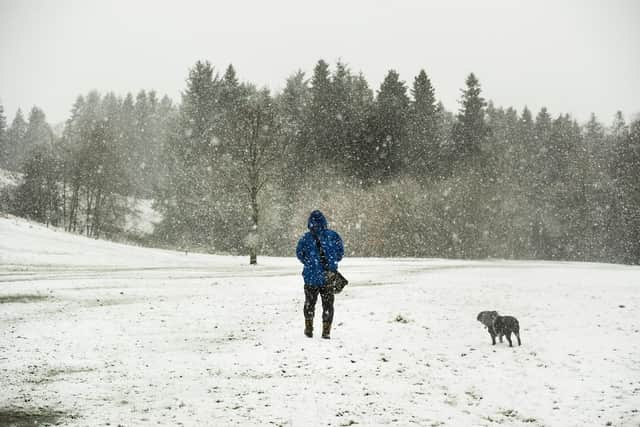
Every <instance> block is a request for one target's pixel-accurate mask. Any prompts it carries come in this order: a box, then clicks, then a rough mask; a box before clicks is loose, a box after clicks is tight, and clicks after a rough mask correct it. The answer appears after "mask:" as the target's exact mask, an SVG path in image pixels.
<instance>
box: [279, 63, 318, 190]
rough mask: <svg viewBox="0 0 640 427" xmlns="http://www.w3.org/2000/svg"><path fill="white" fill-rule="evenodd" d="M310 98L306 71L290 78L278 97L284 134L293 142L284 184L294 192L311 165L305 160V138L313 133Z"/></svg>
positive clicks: (283, 177) (289, 151)
mask: <svg viewBox="0 0 640 427" xmlns="http://www.w3.org/2000/svg"><path fill="white" fill-rule="evenodd" d="M310 101H311V91H310V89H309V84H308V81H307V80H306V79H305V74H304V72H302V71H298V72H297V73H295V74H293V75H291V76H290V77H289V78H287V81H286V84H285V87H284V90H283V91H282V93H281V94H280V95H279V96H277V97H276V99H275V103H276V105H277V108H278V118H279V121H280V127H281V129H282V135H283V138H285V140H286V141H287V143H288V145H289V150H287V157H286V162H285V167H284V171H283V172H284V173H283V174H282V181H283V182H282V185H283V186H284V188H285V191H287V192H288V193H289V194H290V195H292V194H293V193H294V192H295V191H297V190H298V189H297V188H296V187H297V186H298V185H299V184H300V182H301V180H302V178H303V177H304V173H305V171H306V169H307V166H308V165H306V164H304V163H303V159H304V158H305V157H306V153H305V150H306V146H307V144H306V142H307V141H306V139H305V137H306V136H308V135H309V133H308V132H307V131H306V128H305V126H306V125H307V121H306V118H307V116H306V114H307V108H309V105H310Z"/></svg>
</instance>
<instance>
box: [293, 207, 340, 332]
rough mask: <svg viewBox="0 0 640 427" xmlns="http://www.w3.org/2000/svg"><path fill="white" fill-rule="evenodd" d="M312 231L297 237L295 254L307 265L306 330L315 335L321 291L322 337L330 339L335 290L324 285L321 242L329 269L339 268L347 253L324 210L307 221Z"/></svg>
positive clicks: (304, 310) (305, 282)
mask: <svg viewBox="0 0 640 427" xmlns="http://www.w3.org/2000/svg"><path fill="white" fill-rule="evenodd" d="M307 227H308V228H309V231H308V232H306V233H304V235H303V236H302V237H301V238H300V240H299V241H298V246H297V248H296V256H297V257H298V259H299V260H300V262H301V263H302V264H304V268H303V269H302V277H303V278H304V297H305V299H304V309H303V312H304V320H305V328H304V334H305V335H306V336H308V337H309V338H311V337H312V336H313V316H314V314H315V311H316V301H317V300H318V294H320V297H321V298H322V338H325V339H329V334H330V333H331V322H332V321H333V300H334V295H333V293H331V292H329V291H328V290H327V289H326V287H325V276H324V270H325V269H324V265H323V264H324V263H323V262H322V260H321V259H320V250H319V248H318V244H320V245H322V252H323V253H324V256H325V258H326V265H327V266H328V268H329V270H331V271H337V270H338V262H339V261H340V260H341V259H342V257H343V256H344V246H343V244H342V238H341V237H340V235H339V234H338V233H336V232H335V231H333V230H331V229H329V228H328V224H327V219H326V218H325V217H324V215H323V214H322V212H320V211H318V210H315V211H313V212H311V215H309V220H308V221H307Z"/></svg>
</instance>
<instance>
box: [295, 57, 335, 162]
mask: <svg viewBox="0 0 640 427" xmlns="http://www.w3.org/2000/svg"><path fill="white" fill-rule="evenodd" d="M331 94H332V90H331V80H330V73H329V64H327V63H326V62H325V61H323V60H322V59H321V60H319V61H318V63H317V64H316V66H315V68H314V70H313V77H312V78H311V102H310V105H309V109H308V118H307V123H308V125H307V126H306V127H305V130H306V131H307V135H306V136H305V138H304V140H305V141H306V144H305V145H306V147H305V149H304V150H303V153H304V157H303V158H302V159H301V161H302V163H303V164H305V165H308V166H309V168H317V167H324V166H325V165H327V164H328V163H329V161H330V159H331V156H332V153H331V152H330V149H329V145H328V141H331V139H332V129H331V125H332V123H333V118H332V111H333V107H332V105H331V103H332V100H331ZM318 162H320V164H318ZM307 170H308V169H307ZM308 171H309V172H311V171H310V170H308Z"/></svg>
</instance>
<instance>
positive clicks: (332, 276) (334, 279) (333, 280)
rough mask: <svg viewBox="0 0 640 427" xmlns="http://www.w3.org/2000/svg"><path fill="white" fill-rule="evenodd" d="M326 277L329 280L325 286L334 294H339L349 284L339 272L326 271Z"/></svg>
mask: <svg viewBox="0 0 640 427" xmlns="http://www.w3.org/2000/svg"><path fill="white" fill-rule="evenodd" d="M324 277H325V279H326V280H327V282H326V284H325V286H326V287H327V289H328V290H329V292H331V293H332V294H339V293H340V292H342V289H344V287H345V286H347V284H348V283H349V281H348V280H347V279H345V277H344V276H343V275H342V274H340V272H339V271H329V270H325V272H324Z"/></svg>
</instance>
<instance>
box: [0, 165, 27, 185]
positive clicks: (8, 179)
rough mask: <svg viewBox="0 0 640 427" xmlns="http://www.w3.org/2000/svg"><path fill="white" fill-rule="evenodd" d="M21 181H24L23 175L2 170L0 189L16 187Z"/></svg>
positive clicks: (0, 169) (0, 170)
mask: <svg viewBox="0 0 640 427" xmlns="http://www.w3.org/2000/svg"><path fill="white" fill-rule="evenodd" d="M20 179H22V174H20V173H18V172H11V171H8V170H6V169H2V168H0V189H3V188H5V187H15V186H17V185H18V183H19V182H20Z"/></svg>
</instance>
